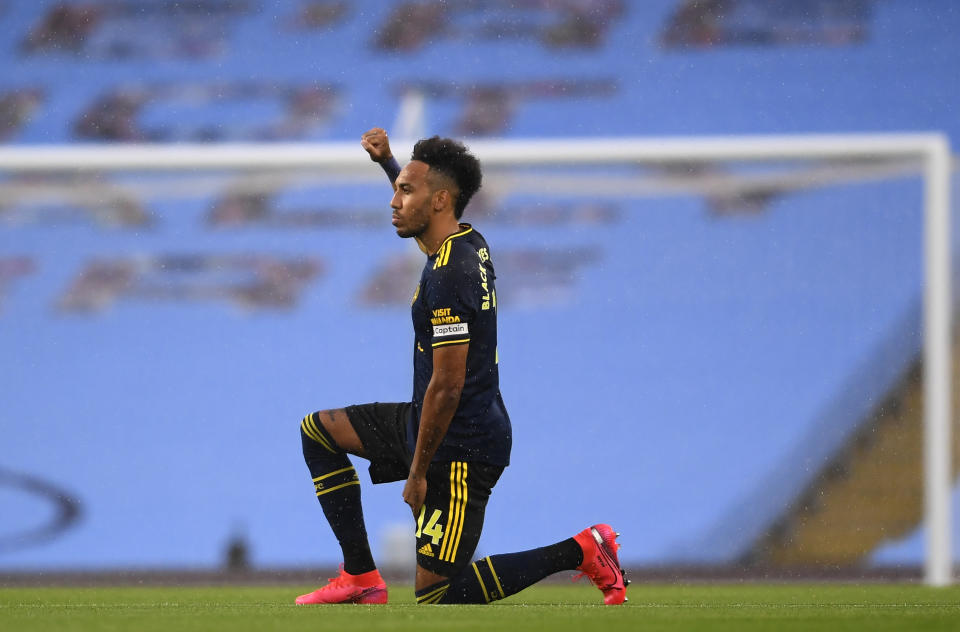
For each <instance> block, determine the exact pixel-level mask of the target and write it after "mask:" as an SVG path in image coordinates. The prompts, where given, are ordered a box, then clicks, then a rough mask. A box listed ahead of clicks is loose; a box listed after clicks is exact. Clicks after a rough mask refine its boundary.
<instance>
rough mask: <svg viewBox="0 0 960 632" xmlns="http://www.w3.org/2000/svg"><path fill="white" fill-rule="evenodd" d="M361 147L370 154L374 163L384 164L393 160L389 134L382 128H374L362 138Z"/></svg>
mask: <svg viewBox="0 0 960 632" xmlns="http://www.w3.org/2000/svg"><path fill="white" fill-rule="evenodd" d="M360 146H361V147H363V148H364V149H366V150H367V153H368V154H370V160H372V161H374V162H383V161H384V160H390V159H391V158H393V154H392V153H391V152H390V139H389V138H387V132H386V130H384V129H383V128H381V127H374V128H373V129H371V130H370V131H369V132H366V133H364V135H363V136H361V137H360Z"/></svg>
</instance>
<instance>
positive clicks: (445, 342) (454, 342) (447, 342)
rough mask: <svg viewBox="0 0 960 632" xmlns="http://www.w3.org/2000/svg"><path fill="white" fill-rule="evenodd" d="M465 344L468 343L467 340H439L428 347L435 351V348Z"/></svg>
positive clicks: (468, 340)
mask: <svg viewBox="0 0 960 632" xmlns="http://www.w3.org/2000/svg"><path fill="white" fill-rule="evenodd" d="M467 342H470V339H469V338H464V339H462V340H441V341H440V342H435V343H433V344H432V345H430V346H431V347H433V348H434V349H436V348H437V347H442V346H444V345H462V344H465V343H467Z"/></svg>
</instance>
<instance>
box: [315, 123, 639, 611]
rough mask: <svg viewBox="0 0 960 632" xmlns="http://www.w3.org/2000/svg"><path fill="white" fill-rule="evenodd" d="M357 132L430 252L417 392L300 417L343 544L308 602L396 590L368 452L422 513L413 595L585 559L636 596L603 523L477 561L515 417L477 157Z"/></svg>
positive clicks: (508, 588) (447, 592) (385, 478)
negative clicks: (400, 146)
mask: <svg viewBox="0 0 960 632" xmlns="http://www.w3.org/2000/svg"><path fill="white" fill-rule="evenodd" d="M361 145H362V146H363V148H364V149H365V150H366V151H367V152H368V153H369V154H370V157H371V159H373V160H374V161H375V162H377V163H379V164H380V165H381V166H382V167H383V169H384V170H385V171H386V172H387V175H388V176H389V177H390V180H391V182H392V183H393V188H394V195H393V199H392V200H391V202H390V206H391V208H392V209H393V222H392V223H393V225H394V227H395V228H396V231H397V234H398V235H399V236H400V237H413V238H414V239H416V240H417V242H418V244H419V245H420V247H421V249H422V250H423V251H424V253H425V254H426V255H427V260H426V263H425V265H424V267H423V273H422V274H421V276H420V283H419V284H418V285H417V288H416V290H415V292H414V295H413V307H412V311H413V329H414V346H413V358H414V380H413V382H414V383H413V399H412V400H411V401H410V402H403V403H393V404H384V403H375V404H363V405H359V406H348V407H347V408H345V409H336V410H322V411H319V412H315V413H312V414H310V415H307V416H306V417H304V419H303V421H302V422H301V424H300V435H301V441H302V444H303V455H304V459H305V460H306V463H307V467H308V468H309V469H310V475H311V476H312V477H313V483H314V488H315V490H316V494H317V498H318V499H319V501H320V505H321V507H322V508H323V512H324V515H325V516H326V518H327V521H328V522H329V523H330V526H331V528H332V529H333V532H334V535H336V537H337V540H338V541H339V543H340V547H341V549H342V550H343V559H344V562H343V567H342V569H341V571H340V574H339V575H338V576H337V577H335V578H332V579H331V580H330V582H329V583H328V584H327V585H326V586H323V587H322V588H320V589H318V590H315V591H313V592H312V593H308V594H306V595H301V596H300V597H297V600H296V602H297V603H298V604H321V603H364V604H372V603H386V602H387V586H386V584H385V583H384V581H383V578H382V577H381V576H380V573H379V572H378V571H377V568H376V565H375V564H374V561H373V557H372V555H371V554H370V546H369V544H368V541H367V533H366V528H365V526H364V521H363V510H362V507H361V504H360V480H359V478H358V476H357V472H356V470H355V469H354V468H353V466H352V465H351V463H350V460H349V459H348V458H347V454H354V455H357V456H360V457H363V458H365V459H367V460H369V462H370V468H369V471H370V478H371V480H372V481H373V482H374V483H386V482H392V481H400V480H404V479H405V480H406V484H405V486H404V488H403V499H404V502H406V503H407V504H408V505H409V506H410V508H411V509H412V510H413V515H414V518H415V519H416V521H417V522H416V524H417V532H416V547H417V573H416V594H417V603H422V604H450V603H489V602H491V601H495V600H497V599H503V598H504V597H507V596H509V595H512V594H514V593H516V592H519V591H520V590H523V589H524V588H526V587H527V586H530V585H531V584H534V583H536V582H538V581H540V580H541V579H543V578H544V577H546V576H548V575H551V574H553V573H556V572H558V571H562V570H568V569H569V570H573V569H579V570H581V571H583V573H584V574H586V575H587V576H588V577H589V578H590V579H591V581H593V583H594V584H596V586H597V587H598V588H599V589H600V590H601V591H602V592H603V599H604V603H606V604H610V605H612V604H620V603H623V602H624V601H625V600H626V585H627V584H628V583H629V582H628V581H626V580H624V577H623V571H622V570H621V568H620V563H619V560H618V557H617V551H618V549H619V545H618V544H617V542H616V537H617V535H618V534H616V533H615V532H614V530H613V529H612V528H611V527H610V526H609V525H606V524H597V525H594V526H592V527H589V528H587V529H584V530H583V531H581V532H580V533H578V534H577V535H575V536H573V537H572V538H569V539H567V540H563V541H562V542H558V543H556V544H551V545H549V546H545V547H542V548H537V549H533V550H530V551H523V552H520V553H508V554H504V555H491V556H489V557H485V558H483V559H482V560H479V561H476V562H473V563H471V559H472V556H473V553H474V551H475V550H476V546H477V542H478V541H479V539H480V531H481V528H482V526H483V515H484V510H485V509H486V505H487V499H488V498H489V497H490V492H491V490H492V489H493V487H494V485H496V483H497V480H498V479H499V478H500V474H501V473H502V472H503V469H504V468H505V467H506V466H507V465H508V464H509V460H510V447H511V427H510V417H509V416H508V415H507V410H506V407H505V406H504V403H503V399H502V397H501V395H500V386H499V375H498V367H497V291H496V286H495V278H496V277H495V274H494V268H493V260H492V257H491V254H490V248H489V247H488V246H487V242H486V241H485V240H484V238H483V236H481V235H480V233H479V232H477V231H476V230H474V229H473V228H472V227H471V226H470V225H469V224H461V223H460V217H461V216H462V214H463V211H464V208H465V207H466V205H467V202H469V200H470V198H471V196H473V194H474V193H476V191H477V190H478V189H479V188H480V181H481V177H482V176H481V171H480V163H479V161H478V160H477V159H476V158H475V157H474V156H473V155H472V154H470V153H469V152H468V151H467V149H466V147H464V146H463V145H462V144H460V143H458V142H456V141H453V140H450V139H447V138H438V137H433V138H429V139H425V140H421V141H420V142H418V143H417V144H416V146H415V147H414V150H413V155H412V158H411V161H410V162H409V163H408V164H407V165H406V166H405V167H404V168H403V169H402V170H401V169H400V166H399V165H398V164H397V162H396V160H394V158H393V155H392V153H391V151H390V145H389V141H388V139H387V134H386V132H384V131H383V130H382V129H379V128H374V129H372V130H370V131H369V132H367V133H366V134H364V135H363V138H362V140H361Z"/></svg>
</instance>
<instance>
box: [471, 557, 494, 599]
mask: <svg viewBox="0 0 960 632" xmlns="http://www.w3.org/2000/svg"><path fill="white" fill-rule="evenodd" d="M470 566H472V567H473V572H474V573H476V574H477V581H478V582H480V589H481V590H483V598H484V599H486V600H487V603H490V593H488V592H487V587H486V586H484V585H483V578H482V577H480V569H479V568H477V563H476V562H474V563H473V564H471V565H470Z"/></svg>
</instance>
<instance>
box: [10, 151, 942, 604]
mask: <svg viewBox="0 0 960 632" xmlns="http://www.w3.org/2000/svg"><path fill="white" fill-rule="evenodd" d="M394 143H395V145H397V146H405V143H404V141H403V140H399V139H398V140H395V141H394ZM469 145H470V147H471V149H472V150H473V151H474V153H475V154H476V155H477V156H478V157H479V158H480V159H481V161H482V162H483V164H484V166H485V167H488V168H491V167H492V168H502V167H508V166H513V167H517V166H560V165H572V164H579V165H584V164H586V165H590V164H594V165H605V164H625V163H635V164H641V165H645V166H667V167H669V166H671V165H683V164H697V163H706V162H711V161H739V162H744V163H756V164H759V163H762V162H769V161H781V162H782V161H791V160H824V159H827V160H875V159H887V160H894V161H896V160H901V161H909V162H910V163H911V164H913V163H915V164H916V165H917V166H918V168H917V169H916V171H919V174H920V175H921V177H922V178H923V180H924V247H923V251H924V257H925V262H924V275H925V283H924V301H923V306H924V307H923V309H924V319H923V323H924V325H923V326H924V336H923V338H924V344H923V366H924V371H923V388H924V408H923V415H924V417H923V419H924V436H925V440H924V452H925V454H924V463H925V467H924V507H925V509H924V518H925V525H926V560H925V569H924V580H925V582H926V583H927V584H929V585H933V586H944V585H947V584H950V583H951V582H952V542H951V528H952V525H951V504H950V503H951V488H952V480H951V479H952V474H951V472H952V467H951V457H952V455H951V420H952V411H951V350H952V342H951V322H952V298H951V284H952V279H951V264H952V257H951V252H950V233H951V231H950V223H951V220H950V176H951V166H952V165H951V161H952V158H951V153H950V146H949V141H948V139H947V137H946V136H945V135H943V134H939V133H916V134H912V133H911V134H845V135H797V136H747V137H706V138H649V137H641V138H631V137H626V138H568V139H510V140H476V141H470V142H469ZM311 168H322V169H324V170H325V172H326V173H335V174H344V175H352V176H354V177H357V175H358V174H370V173H373V172H372V171H371V169H370V161H369V159H368V158H367V156H366V155H365V154H364V153H363V152H361V151H358V147H357V144H356V143H318V144H220V145H210V144H203V145H191V144H177V145H102V146H98V145H70V146H29V147H27V146H6V147H2V148H0V172H3V173H40V172H64V171H67V172H77V171H88V172H99V171H110V170H122V171H127V172H129V171H136V170H154V171H158V170H159V171H164V170H170V171H172V170H184V169H240V170H243V169H251V170H253V169H257V170H262V169H273V170H280V169H311ZM362 177H363V178H366V177H373V176H372V175H370V176H367V175H363V176H362ZM377 177H382V176H379V175H377Z"/></svg>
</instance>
